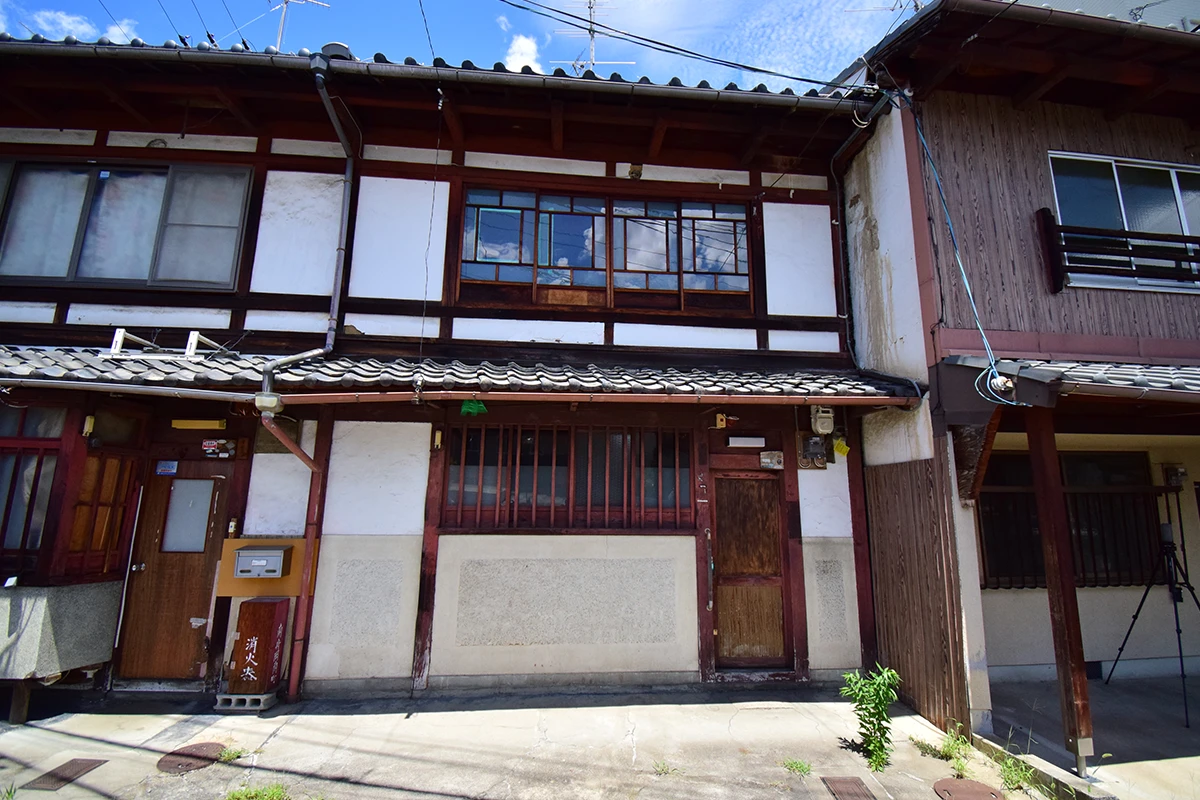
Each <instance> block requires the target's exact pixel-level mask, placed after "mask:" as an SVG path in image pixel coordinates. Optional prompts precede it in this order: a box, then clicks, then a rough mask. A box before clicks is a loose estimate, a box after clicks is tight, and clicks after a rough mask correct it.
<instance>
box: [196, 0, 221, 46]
mask: <svg viewBox="0 0 1200 800" xmlns="http://www.w3.org/2000/svg"><path fill="white" fill-rule="evenodd" d="M192 8H194V9H196V16H197V17H199V18H200V27H202V28H204V35H205V36H207V37H208V42H209V44H211V45H214V46H215V45H216V44H217V37H215V36H213V35H212V31H210V30H209V29H208V24H207V23H205V21H204V15H203V14H201V13H200V6H198V5H196V0H192Z"/></svg>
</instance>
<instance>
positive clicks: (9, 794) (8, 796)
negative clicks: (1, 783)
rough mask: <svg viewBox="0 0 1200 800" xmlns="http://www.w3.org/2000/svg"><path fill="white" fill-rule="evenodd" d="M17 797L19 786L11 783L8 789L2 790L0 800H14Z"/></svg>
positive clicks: (0, 790)
mask: <svg viewBox="0 0 1200 800" xmlns="http://www.w3.org/2000/svg"><path fill="white" fill-rule="evenodd" d="M16 796H17V785H16V784H15V783H10V784H9V785H8V788H6V789H0V800H14V798H15V797H16Z"/></svg>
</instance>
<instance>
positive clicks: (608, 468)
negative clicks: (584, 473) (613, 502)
mask: <svg viewBox="0 0 1200 800" xmlns="http://www.w3.org/2000/svg"><path fill="white" fill-rule="evenodd" d="M611 490H612V428H609V427H607V426H605V428H604V527H606V528H607V527H609V526H610V525H612V517H611V516H610V514H611V513H612V512H611V511H609V500H610V499H611V498H610V495H609V492H610V491H611Z"/></svg>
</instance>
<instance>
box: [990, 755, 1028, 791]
mask: <svg viewBox="0 0 1200 800" xmlns="http://www.w3.org/2000/svg"><path fill="white" fill-rule="evenodd" d="M997 764H998V765H999V767H1000V783H1001V784H1003V786H1004V789H1005V791H1009V792H1015V791H1017V790H1018V789H1032V788H1033V776H1034V772H1033V767H1031V766H1029V765H1028V764H1026V763H1025V762H1024V761H1022V760H1021V759H1020V758H1018V757H1017V756H1014V755H1009V754H1007V753H1006V754H1005V755H1003V756H1001V757H1000V759H999V761H998V762H997Z"/></svg>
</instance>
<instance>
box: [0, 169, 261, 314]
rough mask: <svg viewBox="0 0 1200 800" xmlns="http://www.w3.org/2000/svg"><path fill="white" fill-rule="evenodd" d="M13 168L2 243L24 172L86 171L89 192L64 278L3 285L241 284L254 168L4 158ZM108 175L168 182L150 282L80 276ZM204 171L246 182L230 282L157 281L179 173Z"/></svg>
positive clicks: (0, 207)
mask: <svg viewBox="0 0 1200 800" xmlns="http://www.w3.org/2000/svg"><path fill="white" fill-rule="evenodd" d="M0 161H3V162H4V163H6V164H8V165H9V166H10V170H9V173H8V176H7V180H6V181H4V182H3V184H0V240H2V239H3V237H4V234H5V230H6V229H7V227H8V222H9V217H10V216H11V213H12V206H13V201H14V199H15V198H14V194H15V193H14V192H13V189H14V187H15V186H16V183H17V180H18V178H19V177H20V173H21V171H22V170H23V169H31V168H32V169H39V168H40V169H54V170H77V171H87V173H88V185H87V189H86V190H85V193H84V198H83V204H82V207H81V209H80V215H79V221H78V222H77V223H76V226H75V240H74V244H73V246H72V250H71V257H70V262H69V264H68V266H67V274H66V275H64V276H62V277H53V276H33V275H0V284H5V285H14V286H56V287H57V286H72V287H93V288H119V289H129V290H134V291H142V290H151V291H154V290H157V291H161V290H164V289H166V290H171V289H176V290H181V291H200V292H208V293H232V292H233V291H234V290H235V289H236V288H237V285H238V278H239V273H240V272H241V267H242V260H243V259H242V257H243V252H244V248H245V243H246V232H247V228H248V227H249V225H248V222H249V220H248V216H249V208H250V201H251V194H252V193H253V189H254V168H253V167H252V166H249V165H245V164H205V163H195V162H175V163H164V162H137V163H122V162H118V161H105V162H103V163H100V162H96V161H91V160H89V161H87V162H74V161H50V160H41V159H34V160H14V159H0ZM103 171H118V172H120V171H125V172H129V171H141V172H165V173H166V177H167V182H166V185H165V187H164V189H163V199H162V205H161V206H160V208H159V213H158V222H157V229H156V233H155V236H154V246H153V250H152V252H151V254H150V265H149V270H148V272H147V275H146V278H145V279H140V278H80V277H78V274H77V273H78V270H79V261H80V258H81V256H82V251H83V239H84V235H85V233H86V231H87V224H88V220H89V219H90V217H91V213H92V202H93V199H94V198H95V195H96V185H97V182H98V180H99V175H100V173H101V172H103ZM189 172H200V173H225V174H230V175H232V174H237V175H239V176H241V178H242V179H243V192H242V203H241V208H240V210H239V216H238V224H237V246H236V248H235V249H234V253H233V260H232V264H231V270H230V278H229V280H228V281H227V282H224V283H216V282H212V281H183V280H171V279H164V278H160V277H158V270H159V259H160V256H161V254H162V242H163V236H164V233H165V231H166V227H167V218H168V215H169V213H170V208H171V201H172V192H173V190H174V187H175V185H176V181H177V177H178V175H179V174H180V173H189ZM0 243H2V242H0Z"/></svg>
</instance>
